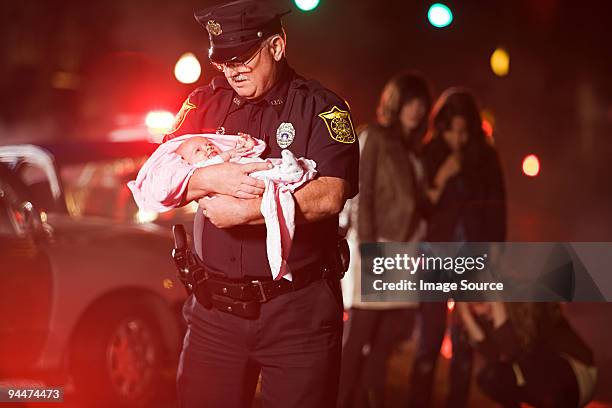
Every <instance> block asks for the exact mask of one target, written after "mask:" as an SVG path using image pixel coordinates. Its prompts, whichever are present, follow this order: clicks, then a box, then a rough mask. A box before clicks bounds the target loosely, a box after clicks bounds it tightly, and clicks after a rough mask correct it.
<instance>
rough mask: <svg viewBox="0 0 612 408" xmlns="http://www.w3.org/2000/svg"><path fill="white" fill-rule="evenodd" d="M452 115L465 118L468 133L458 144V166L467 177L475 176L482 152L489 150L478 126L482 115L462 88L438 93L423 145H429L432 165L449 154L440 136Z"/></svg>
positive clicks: (438, 162) (469, 95)
mask: <svg viewBox="0 0 612 408" xmlns="http://www.w3.org/2000/svg"><path fill="white" fill-rule="evenodd" d="M456 116H460V117H462V118H463V119H464V120H465V122H466V125H467V133H468V139H467V142H466V143H465V145H464V146H463V147H462V155H463V160H462V168H463V170H464V171H465V172H466V174H467V175H468V177H470V176H474V177H478V173H479V167H480V165H481V164H482V163H483V160H482V159H483V155H486V154H489V153H490V152H491V150H492V149H491V145H490V143H489V142H488V141H487V137H486V135H485V132H484V130H483V129H482V118H481V116H480V112H479V109H478V104H477V103H476V99H475V98H474V96H472V94H471V93H470V92H469V91H467V90H466V89H464V88H449V89H447V90H446V91H444V92H443V93H442V95H440V97H439V98H438V100H437V101H436V103H435V105H434V107H433V110H432V112H431V117H430V127H429V132H428V133H427V135H425V138H424V140H423V144H424V145H429V149H428V150H429V151H430V154H432V155H433V157H434V158H433V162H435V165H434V166H435V167H438V166H439V165H440V164H442V162H443V161H444V159H445V158H446V156H448V155H449V154H450V153H451V149H450V147H449V146H448V145H447V144H446V142H445V140H444V136H443V135H444V132H445V131H447V130H449V129H450V128H451V122H452V120H453V118H454V117H456Z"/></svg>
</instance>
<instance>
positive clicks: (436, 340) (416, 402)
mask: <svg viewBox="0 0 612 408" xmlns="http://www.w3.org/2000/svg"><path fill="white" fill-rule="evenodd" d="M422 160H423V164H424V167H425V173H426V174H427V180H428V190H427V197H428V201H429V207H428V211H427V212H428V216H427V235H426V240H427V241H428V242H495V241H504V240H505V236H506V204H505V190H504V181H503V177H502V172H501V167H500V163H499V158H498V156H497V153H496V151H495V149H494V148H493V146H492V143H491V141H490V140H488V139H487V137H486V136H485V133H484V132H483V130H482V119H481V117H480V113H479V110H478V107H477V105H476V102H475V100H474V97H473V96H472V95H471V94H470V93H468V92H466V91H465V90H462V89H457V88H451V89H448V90H447V91H445V92H444V93H443V94H442V95H441V96H440V98H439V99H438V102H437V103H436V105H435V106H434V109H433V112H432V120H431V127H430V133H429V135H428V137H427V138H426V140H425V142H424V146H423V154H422ZM419 311H420V317H421V318H420V338H419V343H418V346H417V351H416V355H415V359H414V362H413V368H412V375H411V383H412V384H411V390H412V392H411V394H410V406H411V407H427V406H429V405H430V403H431V393H432V387H433V380H434V374H435V367H436V362H437V359H438V355H439V353H440V347H441V345H442V340H443V339H444V334H445V331H446V320H447V307H446V303H445V302H429V303H428V302H422V303H421V304H420V306H419ZM451 340H452V350H453V357H452V361H451V368H450V391H449V395H448V399H447V406H449V407H464V406H466V405H467V401H468V396H469V385H470V378H471V371H472V348H471V347H470V345H469V343H468V341H467V335H466V333H465V332H464V331H463V330H461V327H460V325H459V324H458V321H457V319H455V321H454V322H453V323H452V325H451Z"/></svg>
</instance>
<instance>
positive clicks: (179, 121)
mask: <svg viewBox="0 0 612 408" xmlns="http://www.w3.org/2000/svg"><path fill="white" fill-rule="evenodd" d="M282 123H289V124H291V126H289V128H290V127H293V129H294V136H293V141H292V142H291V144H290V145H289V146H287V149H289V150H291V152H292V153H293V154H294V155H295V156H296V157H306V158H308V159H311V160H314V161H315V162H316V164H317V173H318V176H323V177H338V178H342V179H345V180H347V181H348V182H349V184H350V189H351V194H350V197H353V196H354V195H356V194H357V191H358V172H359V170H358V166H359V162H358V161H359V148H358V145H357V142H356V137H355V132H354V130H353V125H352V121H351V117H350V113H349V111H348V107H347V106H346V103H345V102H344V101H343V100H342V99H341V98H339V97H338V96H336V95H335V94H334V93H332V92H331V91H329V90H327V89H325V88H323V87H322V86H321V85H320V84H319V83H318V82H316V81H307V80H305V79H304V78H302V77H300V76H298V75H297V74H296V73H295V72H294V71H293V70H292V69H291V68H290V67H289V66H288V65H286V64H284V65H283V72H282V74H281V77H280V79H279V81H278V82H277V83H276V84H275V85H274V86H273V87H272V88H271V89H270V90H269V91H268V92H267V93H266V95H264V96H263V97H262V98H260V99H259V100H257V101H249V100H246V99H244V98H241V97H239V96H238V95H237V94H236V93H235V92H234V90H233V89H232V88H231V87H230V85H229V83H228V82H227V80H226V79H225V78H223V77H217V78H214V79H213V80H212V81H211V84H210V85H208V86H205V87H202V88H198V89H196V90H195V91H194V92H193V93H192V94H191V95H190V96H189V98H187V100H186V101H185V103H184V104H183V107H182V108H181V111H180V112H179V113H178V114H177V117H176V123H175V130H174V131H173V132H172V133H171V134H169V135H168V136H167V137H166V140H167V139H171V138H174V137H178V136H180V135H184V134H191V133H214V132H215V130H222V131H224V132H225V134H236V133H238V132H244V133H248V134H250V135H251V136H253V137H256V138H259V139H263V140H264V141H265V142H266V144H267V148H266V150H265V151H264V153H263V154H262V158H268V157H280V152H281V150H282V148H281V147H280V146H279V142H277V133H279V136H280V134H282V133H285V136H286V135H287V133H291V132H286V131H285V132H282V131H279V127H280V126H281V124H282ZM221 128H223V129H221ZM287 128H288V126H287V125H284V126H283V127H282V128H281V129H287ZM281 143H282V142H281ZM337 229H338V217H332V218H328V219H324V220H321V221H317V222H313V223H308V224H300V225H296V228H295V235H294V240H293V244H292V248H291V254H290V256H289V259H288V263H289V267H290V269H292V270H296V269H299V268H301V267H304V266H306V265H309V264H313V263H317V262H324V260H325V257H326V256H328V254H329V252H330V251H332V250H333V248H334V246H335V239H336V235H337ZM200 231H201V232H202V237H201V239H202V240H201V242H202V247H201V248H196V249H201V252H200V251H198V252H199V253H200V255H201V256H202V258H203V261H204V265H205V267H207V268H208V269H209V270H211V271H212V272H217V273H223V274H225V275H226V276H227V277H229V278H244V277H253V278H271V276H272V274H271V272H270V267H269V264H268V258H267V252H266V227H265V225H244V226H237V227H232V228H226V229H220V228H217V227H215V226H214V225H213V224H212V223H211V222H209V221H208V219H206V218H204V217H203V216H202V214H201V211H198V212H197V214H196V220H195V225H194V234H198V232H200ZM195 241H196V242H198V241H199V239H197V238H196V240H195Z"/></svg>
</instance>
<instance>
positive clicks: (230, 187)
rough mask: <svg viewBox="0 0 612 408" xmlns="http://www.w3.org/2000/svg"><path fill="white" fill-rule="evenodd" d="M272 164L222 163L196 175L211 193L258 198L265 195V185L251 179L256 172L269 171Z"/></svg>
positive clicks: (197, 172)
mask: <svg viewBox="0 0 612 408" xmlns="http://www.w3.org/2000/svg"><path fill="white" fill-rule="evenodd" d="M270 168H272V164H271V163H268V162H263V163H247V164H238V163H230V162H226V163H221V164H215V165H213V166H209V167H205V168H202V169H199V170H198V171H196V173H194V175H195V176H196V177H198V178H199V179H201V182H202V183H205V185H206V188H205V190H206V191H208V192H211V193H216V194H224V195H230V196H233V197H236V198H256V197H259V196H261V195H262V194H263V192H264V187H265V185H264V183H263V181H261V180H257V179H256V178H253V177H250V176H249V174H250V173H252V172H255V171H260V170H268V169H270Z"/></svg>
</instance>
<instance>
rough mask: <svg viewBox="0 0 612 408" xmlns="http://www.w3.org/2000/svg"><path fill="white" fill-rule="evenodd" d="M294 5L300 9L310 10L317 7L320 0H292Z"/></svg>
mask: <svg viewBox="0 0 612 408" xmlns="http://www.w3.org/2000/svg"><path fill="white" fill-rule="evenodd" d="M294 2H295V5H296V6H297V8H299V9H300V10H302V11H312V10H314V9H316V8H317V6H318V5H319V2H320V0H294Z"/></svg>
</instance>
